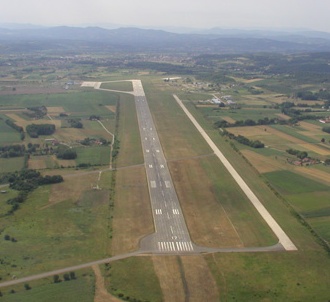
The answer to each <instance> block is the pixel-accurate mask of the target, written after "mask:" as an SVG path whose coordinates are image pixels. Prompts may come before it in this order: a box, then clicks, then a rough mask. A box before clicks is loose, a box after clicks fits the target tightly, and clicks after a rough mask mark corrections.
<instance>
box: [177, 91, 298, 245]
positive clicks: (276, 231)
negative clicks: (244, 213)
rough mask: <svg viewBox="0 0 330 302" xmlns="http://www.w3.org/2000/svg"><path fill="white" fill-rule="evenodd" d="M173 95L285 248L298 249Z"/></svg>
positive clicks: (178, 100)
mask: <svg viewBox="0 0 330 302" xmlns="http://www.w3.org/2000/svg"><path fill="white" fill-rule="evenodd" d="M173 97H174V99H175V100H176V101H177V103H178V104H179V106H180V107H181V108H182V110H183V111H184V113H185V114H186V115H187V117H188V118H189V119H190V121H191V122H192V123H193V124H194V126H195V127H196V128H197V130H198V132H199V133H200V134H201V135H202V137H203V138H204V139H205V141H206V142H207V143H208V144H209V146H210V147H211V149H212V150H213V151H214V153H215V154H216V155H217V157H218V158H219V159H220V161H221V162H222V164H223V165H224V166H225V167H226V169H227V170H228V172H229V173H230V174H231V175H232V177H233V178H234V180H235V181H236V182H237V184H238V185H239V187H240V188H241V189H242V191H243V192H244V193H245V195H246V196H247V197H248V198H249V200H250V201H251V203H252V204H253V206H254V207H255V208H256V210H257V211H258V212H259V214H260V215H261V216H262V218H263V219H264V220H265V221H266V223H267V224H268V226H269V227H270V228H271V229H272V231H273V232H274V234H275V235H276V236H277V238H278V239H279V242H280V243H281V245H282V246H283V248H284V249H285V250H287V251H296V250H297V247H296V246H295V245H294V243H293V242H292V241H291V239H290V238H289V237H288V236H287V234H286V233H285V232H284V231H283V229H282V228H281V227H280V226H279V224H278V223H277V222H276V221H275V219H274V218H273V217H272V216H271V215H270V213H269V212H268V211H267V209H266V208H265V207H264V205H263V204H262V203H261V201H260V200H259V199H258V197H257V196H256V195H255V194H254V193H253V192H252V190H251V189H250V188H249V186H248V185H247V184H246V182H245V181H244V180H243V179H242V177H241V176H240V175H239V174H238V173H237V171H236V170H235V169H234V167H233V166H232V165H231V163H230V162H229V161H228V160H227V158H226V157H225V156H224V155H223V153H222V152H221V151H220V150H219V148H218V147H217V146H216V145H215V143H214V142H213V141H212V140H211V138H210V137H209V136H208V134H207V133H206V132H205V130H204V129H203V128H202V127H201V126H200V124H199V123H198V122H197V120H196V119H195V118H194V116H193V115H192V114H191V113H190V112H189V110H188V109H187V108H186V107H185V105H184V104H183V103H182V101H181V100H180V99H179V98H178V97H177V96H176V95H175V94H173Z"/></svg>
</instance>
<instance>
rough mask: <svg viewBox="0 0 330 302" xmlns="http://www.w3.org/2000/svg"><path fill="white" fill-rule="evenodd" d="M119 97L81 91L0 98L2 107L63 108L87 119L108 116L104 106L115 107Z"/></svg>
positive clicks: (98, 92) (99, 92)
mask: <svg viewBox="0 0 330 302" xmlns="http://www.w3.org/2000/svg"><path fill="white" fill-rule="evenodd" d="M118 99H119V96H118V95H117V94H110V93H108V92H104V91H81V92H68V93H60V94H47V95H42V94H36V95H15V96H11V95H9V96H0V105H2V106H12V105H13V104H15V106H20V107H23V108H26V107H34V106H42V105H44V106H47V107H63V108H64V110H65V111H66V112H69V113H70V114H71V115H72V116H74V117H89V116H90V115H93V114H94V115H99V116H109V115H111V114H112V113H111V112H110V111H109V110H107V109H105V108H104V106H105V105H116V102H117V100H118Z"/></svg>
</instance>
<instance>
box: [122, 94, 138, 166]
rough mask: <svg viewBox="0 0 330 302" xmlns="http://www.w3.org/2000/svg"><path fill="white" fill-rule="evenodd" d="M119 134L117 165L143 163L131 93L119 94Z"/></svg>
mask: <svg viewBox="0 0 330 302" xmlns="http://www.w3.org/2000/svg"><path fill="white" fill-rule="evenodd" d="M119 110H120V117H119V135H118V137H117V138H118V139H119V141H120V153H121V156H120V157H119V158H118V160H117V166H118V167H125V166H130V165H136V164H141V163H143V153H142V147H141V138H140V132H139V128H138V121H137V115H136V109H135V103H134V99H133V97H132V96H131V95H128V94H121V95H120V109H119Z"/></svg>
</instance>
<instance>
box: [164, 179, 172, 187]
mask: <svg viewBox="0 0 330 302" xmlns="http://www.w3.org/2000/svg"><path fill="white" fill-rule="evenodd" d="M165 186H166V188H170V187H171V182H170V181H168V180H165Z"/></svg>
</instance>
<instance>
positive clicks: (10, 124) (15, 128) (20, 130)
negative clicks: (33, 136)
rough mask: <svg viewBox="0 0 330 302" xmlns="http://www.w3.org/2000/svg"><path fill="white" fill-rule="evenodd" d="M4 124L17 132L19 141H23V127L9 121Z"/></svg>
mask: <svg viewBox="0 0 330 302" xmlns="http://www.w3.org/2000/svg"><path fill="white" fill-rule="evenodd" d="M6 124H7V125H8V126H9V127H11V128H13V129H14V130H16V131H17V132H19V133H20V136H21V140H24V139H25V133H24V129H23V127H21V126H18V125H16V124H15V123H14V122H13V121H12V120H9V119H8V120H6Z"/></svg>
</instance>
